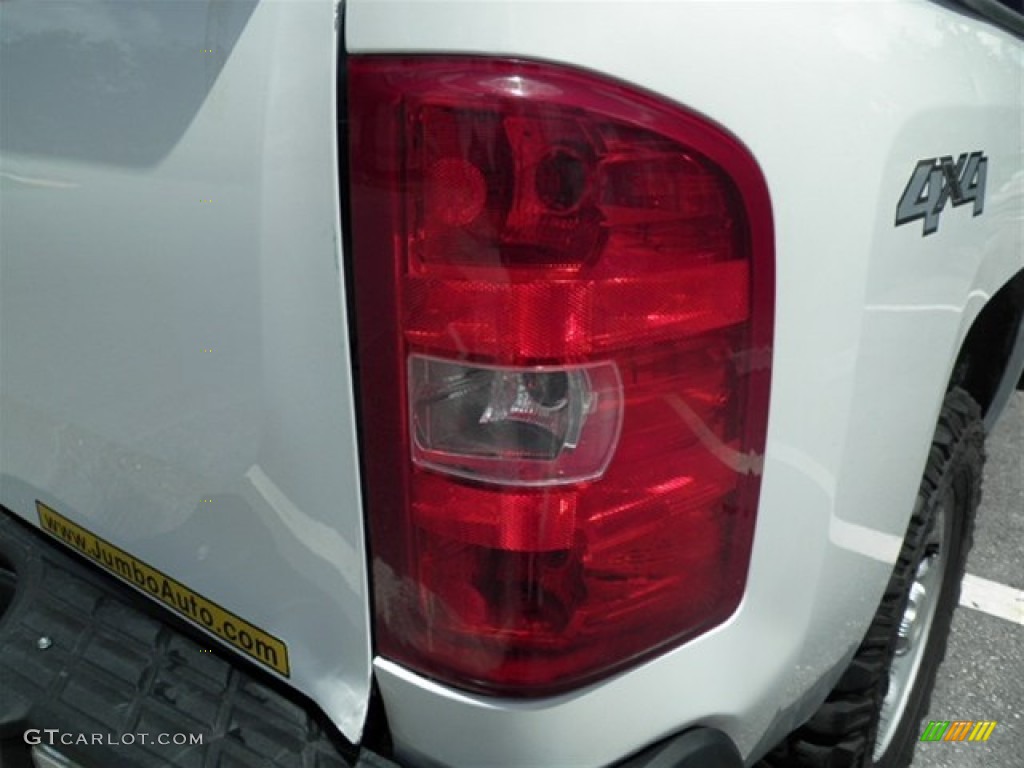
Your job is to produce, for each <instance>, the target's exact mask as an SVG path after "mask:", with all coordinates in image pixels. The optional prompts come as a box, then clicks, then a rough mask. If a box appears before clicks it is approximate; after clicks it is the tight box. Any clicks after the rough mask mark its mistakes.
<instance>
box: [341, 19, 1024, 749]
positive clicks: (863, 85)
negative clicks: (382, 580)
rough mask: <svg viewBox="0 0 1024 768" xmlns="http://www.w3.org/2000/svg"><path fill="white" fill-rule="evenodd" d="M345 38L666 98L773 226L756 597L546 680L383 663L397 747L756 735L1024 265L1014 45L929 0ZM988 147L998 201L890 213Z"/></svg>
mask: <svg viewBox="0 0 1024 768" xmlns="http://www.w3.org/2000/svg"><path fill="white" fill-rule="evenodd" d="M399 20H400V21H399ZM346 34H347V39H346V42H347V49H348V51H349V52H350V53H376V52H391V51H411V52H422V53H450V52H458V53H466V54H473V53H485V54H497V55H502V54H504V55H508V56H516V57H523V58H529V59H539V60H545V61H554V62H561V63H568V64H571V65H575V66H579V67H583V68H586V69H590V70H594V71H597V72H600V73H604V74H607V75H610V76H612V77H617V78H620V79H622V80H625V81H627V82H630V83H633V84H635V85H637V86H640V87H642V88H646V89H648V90H650V91H653V92H655V93H659V94H662V95H663V96H665V97H667V98H669V99H670V100H673V101H676V102H678V103H679V104H682V105H685V106H688V107H690V108H691V109H695V110H697V111H699V112H701V113H703V114H704V115H706V116H708V117H710V118H711V119H712V120H714V121H716V122H718V123H719V124H721V125H723V126H725V127H726V128H727V129H728V130H730V131H731V132H733V134H734V135H736V136H737V137H738V138H739V139H740V140H741V141H743V142H744V143H745V144H746V145H747V147H748V148H749V149H750V150H751V151H752V153H753V155H754V157H755V158H757V160H758V162H759V163H760V164H761V168H762V170H763V171H764V174H765V177H766V180H767V182H768V187H769V190H770V192H771V195H772V203H773V207H774V215H775V226H776V269H777V278H776V279H777V286H778V287H777V297H776V328H775V348H774V358H773V369H772V404H771V412H770V417H769V433H768V447H767V456H766V468H765V474H764V482H763V485H762V490H761V502H760V509H759V515H758V524H757V532H756V537H755V541H754V552H753V559H752V561H751V566H750V573H749V577H748V580H747V592H746V595H745V598H744V601H743V603H742V605H741V606H740V609H739V610H738V611H737V613H736V614H735V615H734V616H733V618H732V619H731V620H730V621H729V622H728V623H727V624H725V625H723V626H721V627H719V628H717V629H716V630H713V631H712V632H710V633H708V634H706V635H704V636H702V637H699V638H697V639H696V640H694V641H692V642H690V643H688V644H686V645H685V646H683V647H680V648H678V649H676V650H675V651H673V652H670V653H668V654H666V655H664V656H662V657H659V658H657V659H655V660H654V661H651V662H650V663H648V664H645V665H644V666H643V667H641V668H639V669H635V670H631V671H629V672H627V673H624V674H622V675H620V676H618V677H617V678H615V679H613V680H610V681H604V682H602V683H600V684H598V685H595V686H593V687H592V688H590V689H588V690H584V691H579V692H576V693H573V694H570V695H566V696H564V697H561V698H559V699H556V700H550V701H542V702H536V701H534V702H511V701H500V702H495V701H494V700H491V699H486V698H482V697H475V696H470V695H465V694H462V693H457V692H454V691H451V690H448V689H446V688H443V687H441V686H437V685H435V684H433V683H430V682H429V681H426V680H424V679H421V678H419V677H418V676H416V675H413V674H411V673H409V672H408V671H405V670H403V669H401V668H399V667H398V666H397V665H394V664H392V663H390V662H387V661H381V660H378V661H377V662H376V670H377V674H378V679H379V681H380V684H381V689H382V693H383V696H384V700H385V703H386V706H387V710H388V716H389V724H390V726H391V728H392V731H393V735H394V737H395V740H396V742H397V743H398V745H399V747H400V749H404V750H405V751H406V752H407V753H408V754H410V755H416V756H418V757H419V758H420V759H424V758H425V759H428V760H432V761H437V762H439V763H441V764H447V765H484V764H486V765H491V766H499V765H500V766H530V765H540V764H544V765H558V766H596V765H601V764H602V763H604V762H606V760H607V756H608V755H618V754H623V753H625V752H628V751H630V750H631V749H635V748H636V747H637V746H639V745H642V744H644V743H650V742H653V741H655V740H656V739H658V738H660V737H664V736H666V735H668V734H670V733H673V732H675V731H677V730H678V729H679V728H680V725H681V724H695V723H700V724H703V725H709V726H712V727H715V728H719V729H721V730H723V731H724V732H725V733H727V734H728V735H729V736H730V737H731V738H732V739H733V740H734V741H735V742H736V744H737V745H738V746H739V748H740V751H741V753H742V754H743V755H744V756H747V755H750V754H751V752H752V751H753V750H754V749H755V747H757V746H758V741H759V739H761V737H762V735H763V734H764V732H765V730H766V729H767V728H768V727H769V725H770V723H771V722H772V721H773V720H774V719H775V718H777V717H783V718H785V717H786V712H787V710H788V709H789V708H790V707H792V706H793V705H794V704H795V703H796V702H797V701H798V700H799V699H800V698H801V697H802V696H803V695H804V694H805V693H806V692H807V690H808V689H809V688H810V687H812V686H814V685H815V683H817V682H818V681H819V680H820V679H821V677H822V675H823V674H824V673H825V671H826V670H828V669H830V668H832V667H835V666H836V665H838V664H840V663H841V662H842V661H843V659H844V658H845V657H847V656H849V655H850V654H852V652H853V651H854V649H855V648H856V646H857V644H858V643H859V641H860V639H861V636H862V634H863V632H864V628H865V627H866V626H867V624H868V621H869V619H870V617H871V615H872V614H873V612H874V611H875V608H876V607H877V604H878V600H879V598H880V597H881V594H882V591H883V589H884V587H885V582H886V580H887V579H888V576H889V573H890V570H891V567H892V564H893V563H894V561H895V558H896V555H897V554H898V552H899V547H900V542H901V541H902V537H903V531H904V530H905V528H906V525H907V521H908V519H909V516H910V513H911V509H912V506H913V501H914V496H915V493H916V491H917V486H918V482H919V478H920V477H921V472H922V470H923V467H924V463H925V458H926V455H927V450H928V445H929V442H930V438H931V434H932V430H933V429H934V424H935V419H936V417H937V414H938V410H939V406H940V404H941V401H942V397H943V393H944V388H945V386H946V382H947V381H948V380H949V376H950V372H951V368H952V365H953V361H954V360H955V359H956V354H957V350H958V349H959V346H960V344H961V342H962V341H963V338H964V336H965V335H966V333H967V330H968V329H969V328H970V326H971V322H972V321H973V320H974V318H975V317H976V316H977V314H978V312H979V311H980V310H981V308H982V307H983V306H984V304H985V303H986V301H987V300H988V299H989V298H990V297H991V296H992V294H994V293H995V291H996V290H998V288H1000V287H1001V286H1002V285H1003V284H1005V282H1006V281H1007V280H1008V279H1009V278H1010V277H1011V276H1012V275H1013V274H1015V273H1016V272H1018V271H1019V270H1020V269H1021V268H1022V266H1024V242H1022V232H1024V176H1022V175H1021V173H1020V171H1019V169H1020V168H1021V167H1022V162H1024V158H1022V154H1024V145H1022V142H1021V136H1022V135H1024V132H1022V126H1021V114H1022V113H1021V99H1022V89H1024V76H1022V73H1024V47H1022V44H1021V41H1020V40H1019V39H1017V38H1014V37H1013V36H1012V35H1010V34H1008V33H1006V32H1003V31H1001V30H1000V29H998V28H995V27H993V26H992V25H990V24H987V23H984V22H981V21H978V20H974V19H970V18H967V17H965V16H962V15H960V14H957V13H954V12H952V11H951V10H949V9H948V8H945V7H942V6H939V5H936V4H932V3H928V2H912V3H907V2H874V3H864V2H835V3H796V2H792V3H781V2H761V3H735V2H725V3H722V2H676V3H670V2H655V3H603V2H565V3H536V2H473V3H470V2H418V1H417V2H391V1H383V2H382V1H375V0H350V2H349V3H348V6H347V22H346ZM940 51H941V52H940ZM978 150H981V151H984V153H985V155H986V157H988V158H989V163H988V179H987V184H988V194H989V198H988V200H987V201H986V206H985V211H984V214H983V215H981V216H979V217H976V218H975V217H972V215H971V212H970V206H965V207H961V208H956V209H954V208H952V207H948V208H947V209H946V211H945V213H944V214H943V215H942V217H941V224H940V227H939V231H938V232H937V233H935V234H933V235H929V236H928V237H923V236H922V227H921V222H914V223H911V224H907V225H903V226H901V227H894V212H895V209H896V204H897V201H898V200H899V199H900V196H901V194H902V193H903V191H904V189H905V187H906V185H907V182H908V180H909V178H910V175H911V173H912V171H913V169H914V167H915V165H916V163H917V162H918V161H919V160H921V159H924V158H929V157H939V156H943V155H952V156H953V157H954V158H956V157H957V155H958V154H960V153H967V152H972V151H978ZM769 660H771V661H769ZM826 690H827V689H826ZM824 693H825V691H824V690H823V691H822V692H821V695H822V696H824ZM609 712H614V713H615V716H614V717H608V716H607V713H609ZM513 713H514V714H513ZM798 724H799V723H797V722H793V723H791V726H792V727H795V726H796V725H798ZM460 733H472V734H474V737H473V738H472V739H466V738H458V737H457V734H460ZM581 733H585V734H586V735H585V737H582V738H581V737H580V734H581ZM641 734H642V735H641Z"/></svg>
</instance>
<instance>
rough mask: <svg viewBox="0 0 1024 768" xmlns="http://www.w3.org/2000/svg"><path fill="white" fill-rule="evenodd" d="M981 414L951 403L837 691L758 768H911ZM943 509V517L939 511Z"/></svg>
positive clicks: (955, 561) (968, 512) (945, 615)
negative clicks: (918, 645) (900, 698)
mask: <svg viewBox="0 0 1024 768" xmlns="http://www.w3.org/2000/svg"><path fill="white" fill-rule="evenodd" d="M984 437H985V434H984V428H983V425H982V420H981V409H980V408H979V407H978V404H977V403H976V402H975V401H974V400H973V399H972V398H971V396H970V395H968V394H967V393H966V392H965V391H963V390H962V389H953V390H951V391H950V392H949V393H948V394H947V395H946V398H945V401H944V403H943V407H942V412H941V414H940V416H939V422H938V425H937V427H936V429H935V437H934V439H933V442H932V446H931V451H930V453H929V456H928V463H927V465H926V467H925V472H924V478H923V480H922V482H921V488H920V490H919V491H918V496H917V502H916V504H915V507H914V514H913V516H912V517H911V519H910V524H909V525H908V527H907V533H906V536H905V538H904V541H903V546H902V549H901V550H900V554H899V559H898V561H897V563H896V566H895V568H894V569H893V573H892V576H891V578H890V579H889V584H888V586H887V587H886V590H885V594H884V596H883V597H882V602H881V604H880V605H879V607H878V611H877V613H876V614H875V617H874V619H873V620H872V622H871V625H870V627H869V628H868V631H867V633H866V634H865V636H864V640H863V641H862V642H861V644H860V647H859V648H858V649H857V652H856V654H855V655H854V657H853V661H852V662H851V663H850V665H849V667H847V669H846V671H845V672H844V673H843V675H842V677H841V678H840V680H839V682H838V683H837V684H836V686H835V688H833V690H832V692H831V693H830V694H829V695H828V698H827V699H826V700H825V703H824V704H822V705H821V707H820V708H819V709H818V711H817V712H816V713H815V714H814V716H813V717H812V718H811V719H810V720H809V721H808V722H807V723H805V724H804V725H803V726H802V727H801V728H799V729H797V730H796V731H794V732H793V733H792V734H791V735H790V736H789V737H788V738H787V739H786V740H785V741H784V742H783V743H782V744H781V745H780V746H779V747H777V748H776V749H775V750H773V751H772V752H771V753H770V754H769V755H768V756H767V757H765V758H764V760H763V761H762V762H761V763H760V764H759V767H758V768H870V767H872V766H874V767H875V768H906V766H909V765H910V760H911V757H912V756H913V753H914V746H915V745H916V743H917V741H918V738H919V737H920V734H921V730H920V728H921V718H922V717H923V716H924V715H925V713H926V712H927V711H928V704H929V700H930V698H931V693H932V688H933V687H934V685H935V673H936V671H937V669H938V666H939V664H940V662H941V661H942V659H943V658H944V657H945V654H946V640H947V637H948V635H949V627H950V622H951V621H952V617H953V610H954V608H955V607H956V605H957V603H958V602H959V599H960V581H961V579H962V578H963V574H964V563H965V561H966V558H967V552H968V550H969V549H970V547H971V543H972V536H973V530H974V517H975V512H976V511H977V508H978V503H979V502H980V500H981V482H982V468H983V465H984V461H985V454H984ZM940 504H945V510H946V513H945V514H944V515H937V513H936V509H937V508H938V507H939V505H940ZM937 517H939V518H940V519H941V518H944V519H945V525H946V531H945V536H944V546H946V547H947V548H948V549H947V556H946V560H945V571H944V573H943V574H942V576H941V586H940V588H939V597H938V604H937V606H936V611H935V617H934V619H933V621H932V624H931V628H930V631H929V633H928V635H927V636H926V637H924V638H922V642H924V643H925V647H924V651H923V656H922V660H921V665H920V667H919V668H918V672H917V674H916V677H915V678H914V679H913V681H912V683H911V686H912V687H911V693H910V695H909V699H908V702H907V705H906V708H905V709H904V711H903V714H902V717H901V718H900V720H899V724H898V725H897V726H895V731H894V735H893V737H892V739H891V741H890V743H889V746H888V748H887V749H886V750H885V752H884V753H883V754H881V755H880V756H879V759H878V760H877V761H875V760H874V757H873V752H874V750H875V741H876V735H877V732H878V727H879V715H880V712H881V707H882V702H883V700H884V699H885V694H886V691H887V689H888V685H889V669H890V666H891V664H892V661H893V658H894V654H895V650H896V641H897V637H898V632H899V624H900V619H901V617H902V616H903V613H904V610H905V609H906V606H907V601H908V599H909V593H910V588H911V585H912V584H913V581H914V574H915V573H916V572H917V568H918V565H919V563H920V562H921V560H922V558H923V557H925V556H926V555H927V554H928V553H927V552H926V551H925V546H926V542H927V541H928V538H929V533H930V532H931V526H932V525H933V524H934V523H935V520H936V518H937Z"/></svg>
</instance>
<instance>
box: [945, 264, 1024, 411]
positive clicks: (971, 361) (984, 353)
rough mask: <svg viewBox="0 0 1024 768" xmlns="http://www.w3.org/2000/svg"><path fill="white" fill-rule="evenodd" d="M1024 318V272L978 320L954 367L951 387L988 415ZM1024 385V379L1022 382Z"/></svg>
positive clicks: (1015, 278) (992, 300)
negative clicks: (961, 391) (976, 404)
mask: <svg viewBox="0 0 1024 768" xmlns="http://www.w3.org/2000/svg"><path fill="white" fill-rule="evenodd" d="M1022 319H1024V270H1021V271H1020V272H1018V273H1017V274H1016V275H1015V276H1014V278H1013V279H1012V280H1010V282H1008V283H1007V284H1006V285H1004V286H1003V287H1002V288H1001V289H1000V290H999V291H998V292H997V293H996V295H995V296H993V297H992V298H991V300H990V301H989V302H988V304H986V305H985V307H984V308H983V309H982V310H981V314H979V315H978V317H977V318H975V320H974V324H973V325H972V326H971V330H970V331H968V333H967V338H966V339H964V343H963V345H962V346H961V348H960V354H959V356H958V357H957V359H956V363H955V365H954V366H953V375H952V377H951V378H950V382H949V387H950V389H952V388H953V387H960V388H961V389H964V390H966V391H967V392H968V393H969V394H970V395H971V397H972V398H973V399H974V400H975V401H976V402H977V403H978V404H979V405H980V406H981V408H982V412H983V413H984V415H985V416H988V411H989V408H990V407H991V406H992V404H993V401H994V399H995V396H996V393H997V391H998V390H999V385H1000V384H1001V383H1002V381H1003V377H1004V375H1005V374H1006V366H1007V364H1008V363H1009V362H1010V356H1011V354H1012V353H1013V347H1014V343H1015V342H1016V341H1017V336H1018V333H1019V332H1020V327H1021V322H1022ZM1022 383H1024V379H1022Z"/></svg>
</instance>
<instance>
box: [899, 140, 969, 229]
mask: <svg viewBox="0 0 1024 768" xmlns="http://www.w3.org/2000/svg"><path fill="white" fill-rule="evenodd" d="M987 169H988V158H987V157H985V154H984V153H983V152H971V154H969V155H967V154H963V155H960V157H959V158H958V159H957V160H956V162H954V161H953V158H952V157H949V156H947V157H932V158H929V159H928V160H921V161H920V162H918V164H917V167H916V168H914V173H913V174H911V176H910V181H909V182H908V183H907V188H906V189H905V190H903V196H902V197H901V198H900V201H899V203H898V204H897V206H896V226H897V227H898V226H899V225H900V224H906V223H907V222H910V221H916V220H917V219H924V232H923V233H922V234H924V235H930V234H931V233H932V232H935V231H936V230H938V228H939V214H941V213H942V210H943V209H944V208H945V207H946V201H947V200H952V201H953V207H954V208H955V207H957V206H960V205H963V204H965V203H971V202H973V203H974V215H975V216H979V215H980V214H981V212H982V211H983V210H984V209H985V173H986V171H987Z"/></svg>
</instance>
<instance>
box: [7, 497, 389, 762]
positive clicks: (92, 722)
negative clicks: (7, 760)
mask: <svg viewBox="0 0 1024 768" xmlns="http://www.w3.org/2000/svg"><path fill="white" fill-rule="evenodd" d="M5 571H6V574H5ZM11 571H13V572H14V574H15V577H14V578H15V584H14V597H13V600H9V594H10V589H9V586H10V581H11V577H10V572H11ZM0 578H2V579H5V581H6V584H7V587H8V589H7V594H8V600H5V599H4V596H3V594H0V744H2V745H3V750H6V751H0V754H9V753H10V751H11V750H12V749H19V747H18V746H17V743H21V744H24V743H25V731H26V730H28V729H39V731H40V732H39V733H37V732H35V731H33V732H31V734H30V736H31V737H33V738H35V737H38V738H40V739H41V740H42V743H43V744H47V743H48V741H47V739H51V740H53V739H57V740H56V741H54V743H53V745H52V746H53V748H54V749H56V750H57V751H59V752H60V753H62V754H63V755H64V756H66V757H68V758H69V759H71V760H73V761H75V762H77V763H79V764H81V765H82V766H86V767H87V768H91V767H92V766H102V768H121V767H122V766H124V767H126V768H128V767H131V768H135V767H136V766H139V767H140V768H171V767H173V768H260V767H262V766H266V767H267V768H270V767H271V766H274V767H278V766H279V767H280V768H371V767H372V768H386V767H388V766H395V764H394V763H392V762H390V761H389V760H387V759H385V758H382V757H380V756H379V755H376V754H373V753H369V752H366V751H364V750H361V749H359V748H358V747H356V746H354V745H352V744H350V743H348V742H347V741H345V740H344V738H343V737H341V736H340V734H337V733H334V732H332V729H331V727H330V726H329V725H327V724H326V721H325V720H324V718H323V716H322V715H320V714H319V713H318V712H312V711H310V709H308V708H307V706H306V705H305V704H304V700H303V699H302V698H301V697H299V696H298V695H296V696H295V697H294V699H293V698H292V697H290V696H288V695H286V694H285V693H282V692H280V691H278V690H275V689H274V688H272V687H270V686H268V685H267V684H264V682H262V681H261V680H260V679H259V673H258V672H250V670H249V668H248V667H247V666H246V665H245V663H244V662H240V663H237V664H236V663H233V662H230V661H228V660H227V659H226V658H225V657H224V656H222V655H220V654H221V651H220V650H219V648H216V649H213V650H210V649H208V648H204V647H202V646H201V645H200V644H199V643H197V642H196V641H195V640H194V639H193V637H201V635H192V636H189V635H187V634H186V633H185V632H183V631H182V629H179V628H177V627H176V626H175V620H171V619H168V620H167V621H164V620H161V618H160V613H158V611H159V609H158V608H156V607H155V606H153V605H151V604H150V602H149V601H147V600H146V599H145V598H144V597H142V596H141V595H138V594H136V593H135V592H134V590H132V589H131V588H129V587H127V586H126V585H124V584H121V583H120V582H118V581H117V580H115V579H113V578H112V577H111V576H109V575H107V574H105V573H102V572H99V571H98V570H96V569H94V568H93V567H91V566H89V565H88V564H86V563H83V562H81V561H79V560H78V559H77V557H74V556H72V555H71V554H69V553H68V552H67V551H65V550H64V549H63V548H61V547H59V546H58V545H57V544H56V543H54V542H52V541H51V540H49V539H48V538H46V537H45V536H44V535H43V534H42V533H40V532H39V531H36V530H34V529H31V528H30V527H29V526H27V525H26V524H24V523H22V522H20V521H17V520H15V519H14V518H13V516H12V515H11V514H10V513H8V512H7V511H6V510H0ZM0 586H3V585H0ZM5 602H10V604H9V605H8V606H7V608H6V610H4V603H5ZM200 642H201V641H200ZM209 645H210V646H213V645H214V643H212V642H211V643H210V644H209ZM42 729H59V731H60V734H55V735H50V734H47V733H45V732H42ZM179 733H180V734H186V736H187V738H188V737H189V735H191V734H201V735H202V744H188V743H186V744H178V745H175V744H173V743H172V744H158V743H156V738H157V735H158V734H179ZM62 734H68V735H66V736H64V735H62ZM79 734H86V735H87V738H89V739H93V740H96V739H97V737H95V736H93V734H102V737H101V740H102V741H103V742H104V743H98V744H97V743H90V744H88V745H83V744H80V743H79V744H75V743H72V744H66V743H64V744H62V743H61V742H60V741H59V739H64V740H65V741H68V740H78V741H81V739H80V738H79V736H78V735H79ZM141 734H148V736H146V737H145V741H146V742H147V743H144V744H143V743H140V742H141V741H142V739H141V738H140V735H141ZM168 740H170V739H168ZM127 742H133V743H131V744H128V743H127ZM25 749H27V747H25ZM0 759H2V758H0Z"/></svg>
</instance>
